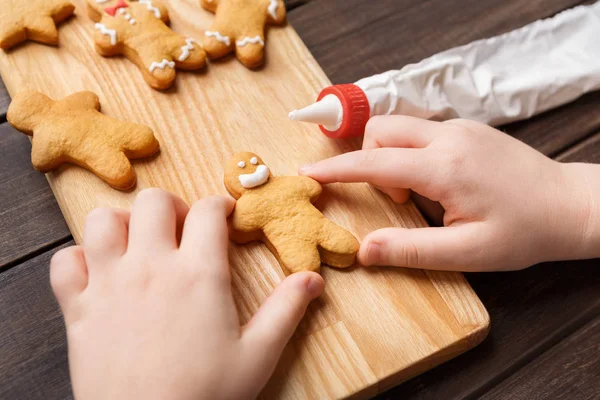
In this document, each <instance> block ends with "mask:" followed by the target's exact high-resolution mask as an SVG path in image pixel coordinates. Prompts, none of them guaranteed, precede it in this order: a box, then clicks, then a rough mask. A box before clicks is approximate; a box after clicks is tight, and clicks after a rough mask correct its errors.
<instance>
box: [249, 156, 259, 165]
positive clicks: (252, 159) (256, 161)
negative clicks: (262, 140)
mask: <svg viewBox="0 0 600 400" xmlns="http://www.w3.org/2000/svg"><path fill="white" fill-rule="evenodd" d="M250 163H251V164H252V165H256V164H258V159H257V158H256V157H252V158H251V159H250Z"/></svg>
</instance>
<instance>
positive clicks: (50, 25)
mask: <svg viewBox="0 0 600 400" xmlns="http://www.w3.org/2000/svg"><path fill="white" fill-rule="evenodd" d="M25 29H26V30H27V37H28V38H29V39H31V40H33V41H35V42H39V43H44V44H52V45H56V44H58V30H57V29H56V24H55V23H54V20H53V19H52V17H49V16H47V17H42V16H39V17H37V18H31V19H30V20H28V21H27V25H25Z"/></svg>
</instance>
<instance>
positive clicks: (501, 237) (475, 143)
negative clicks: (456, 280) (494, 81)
mask: <svg viewBox="0 0 600 400" xmlns="http://www.w3.org/2000/svg"><path fill="white" fill-rule="evenodd" d="M300 173H301V174H302V175H308V176H310V177H312V178H314V179H316V180H317V181H319V182H321V183H332V182H369V183H371V184H373V185H375V186H376V187H378V188H379V189H381V190H382V191H384V192H386V193H387V194H389V195H390V196H391V197H392V199H394V200H395V201H397V202H400V203H402V202H404V201H406V200H407V199H408V197H409V190H408V189H412V190H413V191H415V192H417V193H419V194H421V195H423V196H425V197H427V198H429V199H431V200H434V201H439V202H440V203H441V205H442V206H443V207H444V209H445V215H444V227H442V228H421V229H404V228H386V229H380V230H378V231H375V232H372V233H371V234H369V235H368V236H367V237H366V238H365V239H364V240H363V243H362V245H361V249H360V252H359V261H360V262H361V263H362V264H364V265H395V266H406V267H418V268H432V269H440V268H442V269H453V270H463V271H477V270H509V269H520V268H525V267H528V266H530V265H533V264H536V263H538V262H542V261H551V260H559V259H575V258H593V257H598V256H600V254H598V247H599V246H594V245H593V242H594V238H595V240H596V243H597V240H598V239H599V238H600V236H599V235H598V227H591V221H592V215H591V213H592V212H593V209H592V202H593V195H592V193H597V194H600V187H598V184H597V183H595V182H597V181H599V180H598V178H597V177H598V169H597V166H590V165H584V164H560V163H558V162H555V161H553V160H551V159H549V158H547V157H545V156H544V155H542V154H541V153H538V152H537V151H535V150H534V149H532V148H530V147H528V146H527V145H525V144H524V143H522V142H520V141H518V140H516V139H514V138H512V137H510V136H508V135H506V134H504V133H502V132H500V131H498V130H496V129H493V128H491V127H489V126H487V125H483V124H480V123H476V122H473V121H466V120H453V121H448V122H445V123H440V122H432V121H426V120H421V119H417V118H411V117H405V116H391V117H376V118H372V119H371V120H370V121H369V124H368V125H367V129H366V132H365V139H364V144H363V150H360V151H356V152H352V153H347V154H343V155H340V156H337V157H333V158H331V159H327V160H324V161H321V162H318V163H316V164H313V165H309V166H304V167H302V168H301V169H300ZM594 174H595V175H594ZM593 176H595V178H593ZM592 182H594V183H592ZM594 230H595V231H596V232H595V233H594V232H593V231H594Z"/></svg>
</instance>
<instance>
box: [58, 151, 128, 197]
mask: <svg viewBox="0 0 600 400" xmlns="http://www.w3.org/2000/svg"><path fill="white" fill-rule="evenodd" d="M69 161H71V162H72V163H74V164H77V165H80V166H82V167H84V168H86V169H89V170H90V171H92V172H93V173H94V174H96V175H98V176H99V177H100V178H101V179H102V180H104V181H105V182H106V183H108V184H109V185H110V186H112V187H113V188H115V189H120V190H127V189H130V188H132V187H133V186H134V185H135V181H136V176H135V171H134V170H133V167H132V165H131V163H130V162H129V159H128V158H127V157H125V154H123V153H121V152H118V151H114V150H112V149H108V148H107V149H102V148H101V149H96V150H95V152H94V154H87V155H85V156H80V157H74V158H73V159H71V160H69Z"/></svg>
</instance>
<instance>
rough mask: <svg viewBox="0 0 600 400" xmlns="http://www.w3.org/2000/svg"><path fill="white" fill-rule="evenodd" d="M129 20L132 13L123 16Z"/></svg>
mask: <svg viewBox="0 0 600 400" xmlns="http://www.w3.org/2000/svg"><path fill="white" fill-rule="evenodd" d="M123 17H124V18H125V19H126V20H127V21H129V20H130V19H131V15H130V14H125V15H124V16H123Z"/></svg>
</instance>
